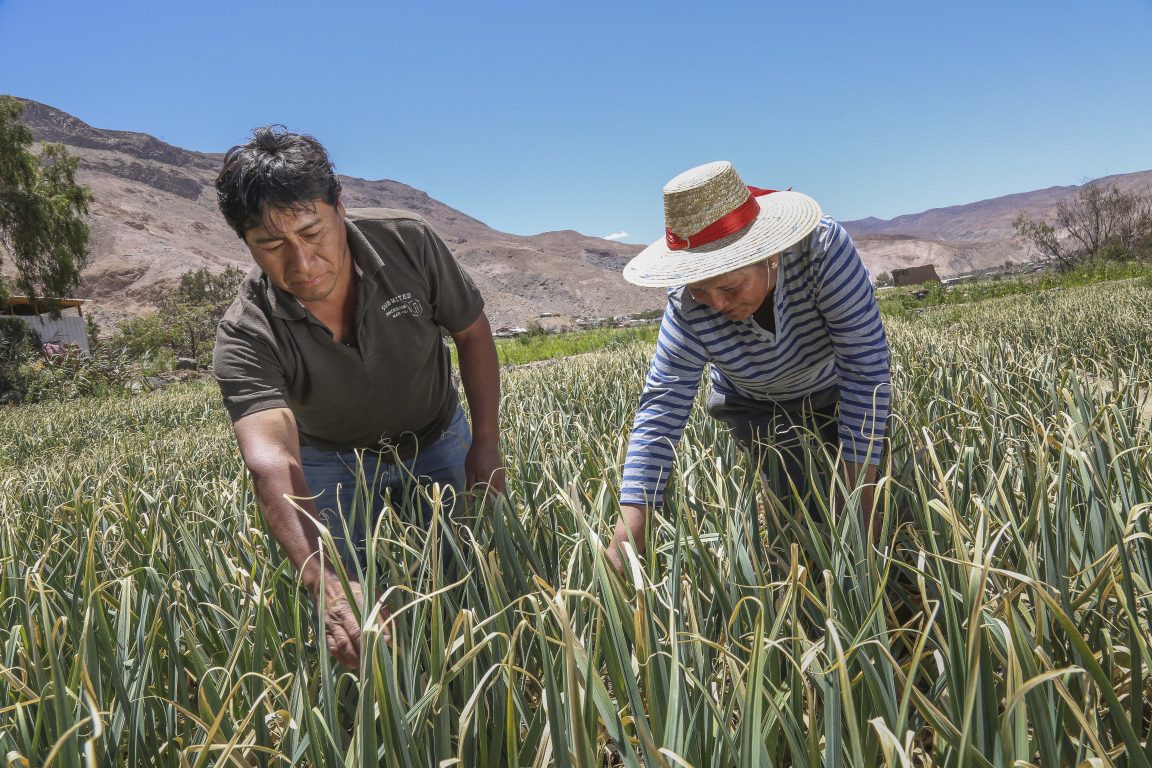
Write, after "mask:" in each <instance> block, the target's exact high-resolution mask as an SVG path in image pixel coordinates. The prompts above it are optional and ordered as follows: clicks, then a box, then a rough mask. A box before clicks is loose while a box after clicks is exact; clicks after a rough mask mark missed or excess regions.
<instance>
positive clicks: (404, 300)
mask: <svg viewBox="0 0 1152 768" xmlns="http://www.w3.org/2000/svg"><path fill="white" fill-rule="evenodd" d="M380 311H381V312H383V313H384V316H385V317H400V316H401V315H412V317H420V316H421V315H423V314H424V304H423V303H421V301H420V299H414V298H412V293H411V292H408V293H402V294H400V295H399V296H393V297H392V298H390V299H388V301H386V302H384V303H383V304H381V305H380Z"/></svg>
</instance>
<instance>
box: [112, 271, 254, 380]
mask: <svg viewBox="0 0 1152 768" xmlns="http://www.w3.org/2000/svg"><path fill="white" fill-rule="evenodd" d="M243 277H244V270H242V269H239V268H237V267H233V266H229V267H228V268H227V269H225V270H224V271H223V272H217V273H213V272H209V271H208V269H207V268H206V267H202V268H200V269H198V270H195V271H193V272H186V273H184V274H183V275H181V276H180V283H179V285H177V286H176V288H175V290H173V291H172V293H170V294H169V295H167V296H165V297H164V298H163V299H161V300H160V302H159V305H160V310H159V311H158V312H153V313H151V314H148V315H144V316H142V317H137V318H133V319H131V320H126V321H124V322H123V323H121V324H120V326H119V327H118V328H117V329H116V337H115V338H114V339H113V341H112V342H111V343H112V345H113V346H117V347H121V348H123V349H125V350H127V351H128V352H130V353H132V354H136V355H143V354H147V353H150V352H156V351H158V350H160V349H167V350H170V352H171V353H172V354H173V355H175V356H176V357H190V358H192V359H194V360H196V361H198V362H200V363H202V364H203V363H206V362H207V360H208V357H209V355H210V354H211V352H212V345H213V343H214V341H215V338H216V324H217V323H218V322H220V318H221V317H223V316H224V310H226V309H227V308H228V305H229V304H231V303H232V299H233V298H235V296H236V286H237V285H239V283H240V280H241V279H243Z"/></svg>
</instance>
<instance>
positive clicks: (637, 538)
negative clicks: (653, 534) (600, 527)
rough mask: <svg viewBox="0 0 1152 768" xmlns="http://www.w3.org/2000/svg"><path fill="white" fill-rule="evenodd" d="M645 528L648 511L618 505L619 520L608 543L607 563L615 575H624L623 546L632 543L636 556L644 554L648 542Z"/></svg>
mask: <svg viewBox="0 0 1152 768" xmlns="http://www.w3.org/2000/svg"><path fill="white" fill-rule="evenodd" d="M647 528H648V510H646V509H644V508H643V507H634V506H631V505H628V504H621V505H620V520H619V521H618V522H617V523H616V530H615V531H614V532H613V534H612V540H611V541H610V542H609V543H608V562H609V563H611V564H612V568H613V569H615V571H616V573H618V574H620V575H621V576H622V575H624V558H625V554H624V548H623V547H624V544H626V543H628V542H632V544H633V545H634V546H635V547H636V554H637V555H643V554H644V547H645V543H646V542H647V540H648V537H647Z"/></svg>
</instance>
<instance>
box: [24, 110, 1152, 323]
mask: <svg viewBox="0 0 1152 768" xmlns="http://www.w3.org/2000/svg"><path fill="white" fill-rule="evenodd" d="M25 104H26V108H25V112H24V120H25V122H26V123H27V124H28V125H29V126H30V127H31V129H32V131H33V134H34V135H35V137H36V138H37V139H38V140H41V141H55V142H60V143H62V144H65V145H67V146H68V147H69V149H70V151H71V152H72V153H73V154H74V155H76V156H77V157H79V158H80V162H81V165H80V180H81V181H82V182H83V183H85V184H87V185H88V186H90V187H91V188H92V191H93V193H94V195H95V203H94V204H93V206H92V210H91V213H92V217H91V225H92V243H91V258H90V260H89V265H88V268H87V270H86V271H85V273H84V284H83V287H82V290H81V291H80V295H81V296H82V297H84V298H89V299H92V300H93V307H94V311H95V313H96V314H97V315H98V316H100V315H104V316H112V317H115V316H116V315H117V314H123V313H137V312H140V311H144V310H146V309H149V308H150V307H152V306H153V305H154V304H155V302H156V300H157V298H158V297H159V296H161V295H162V294H163V292H165V291H166V290H168V288H169V287H170V286H171V285H172V284H173V283H174V282H175V281H176V280H178V278H179V276H180V275H181V274H182V273H184V272H186V271H188V270H194V269H199V268H200V267H208V268H209V269H221V270H222V269H224V268H225V266H227V265H229V264H238V265H241V266H245V267H246V266H247V265H248V264H249V263H250V260H249V257H248V254H247V251H246V250H245V249H244V247H243V246H242V244H241V243H240V242H239V241H238V240H237V238H236V236H235V235H234V234H233V233H232V232H231V231H230V230H229V229H228V228H227V227H226V226H225V225H224V222H223V220H222V219H221V217H220V215H219V213H218V212H217V209H216V202H215V193H214V190H213V188H212V181H213V179H214V178H215V175H216V172H217V170H218V169H219V167H220V161H221V159H222V156H221V155H219V154H206V153H201V152H191V151H189V150H185V149H181V148H179V147H174V146H172V145H170V144H166V143H164V142H163V141H160V140H159V139H156V138H154V137H152V136H148V135H146V134H142V133H132V132H129V131H114V130H104V129H100V128H93V127H92V126H89V125H87V124H86V123H84V122H83V121H81V120H78V119H77V118H75V117H72V116H71V115H68V114H65V113H64V112H61V111H59V110H57V109H53V108H52V107H49V106H46V105H43V104H39V103H37V102H34V101H26V102H25ZM341 181H342V183H343V185H344V195H345V203H346V205H347V206H348V207H385V208H403V209H406V210H410V211H415V212H417V213H419V214H421V215H422V216H424V217H425V218H426V219H427V220H428V221H429V222H430V223H431V224H432V225H433V227H435V228H436V230H437V231H438V232H439V233H440V235H441V236H442V237H443V238H444V239H445V240H446V241H447V242H448V244H449V246H450V247H451V248H452V251H453V253H454V254H455V255H456V258H457V259H459V261H460V262H461V263H462V264H464V265H465V266H466V267H467V269H468V270H469V272H470V273H471V274H472V276H473V277H474V278H475V280H476V282H477V284H478V285H479V286H480V288H481V290H482V291H483V292H484V295H485V298H486V301H487V303H488V312H489V316H490V317H491V318H492V320H493V323H494V324H495V325H497V326H499V325H505V324H511V325H522V324H524V323H526V322H528V321H529V320H532V319H534V318H536V317H538V316H539V315H540V314H541V313H551V314H555V315H558V317H557V318H556V319H551V320H549V321H548V322H549V323H551V324H566V323H571V322H572V321H573V320H574V319H576V318H579V317H605V316H610V315H618V314H624V313H629V312H637V311H642V310H647V309H653V308H656V307H659V306H661V305H662V304H663V301H664V291H662V290H658V289H641V288H636V287H634V286H631V285H629V284H627V283H626V282H624V280H623V278H622V277H621V276H620V269H621V268H622V267H623V265H624V263H625V262H626V261H627V260H628V259H629V258H631V257H632V256H633V255H634V254H636V253H638V252H639V250H640V247H639V246H635V245H626V244H622V243H615V242H611V241H608V240H603V239H600V238H596V237H588V236H585V235H582V234H580V233H578V232H573V231H562V232H547V233H544V234H540V235H534V236H530V237H521V236H517V235H510V234H507V233H504V232H498V231H496V230H494V229H492V228H491V227H488V226H487V225H485V224H484V223H483V222H480V221H477V220H476V219H474V218H472V217H471V216H468V215H467V214H464V213H461V212H460V211H457V210H455V209H453V208H450V207H448V206H447V205H444V204H443V203H441V202H439V201H437V200H435V199H433V198H431V197H429V196H428V195H427V194H425V193H424V192H421V191H420V190H418V189H413V188H412V187H409V186H407V185H405V184H401V183H400V182H397V181H389V180H378V181H369V180H365V179H357V178H351V177H347V176H342V177H341ZM1106 181H1107V182H1109V183H1114V184H1116V185H1117V186H1119V187H1121V188H1122V189H1134V188H1143V187H1145V186H1149V185H1150V184H1152V171H1146V172H1142V173H1132V174H1125V175H1122V176H1113V177H1109V178H1108V179H1107V180H1106ZM1076 189H1077V187H1074V186H1072V187H1052V188H1050V189H1044V190H1039V191H1035V192H1025V193H1021V194H1016V195H1008V196H1005V197H998V198H994V199H991V200H984V201H981V202H977V203H971V204H969V205H960V206H952V207H949V208H937V209H933V210H929V211H925V212H923V213H917V214H910V215H907V216H898V217H896V218H894V219H891V220H887V221H885V220H881V219H874V218H869V219H861V220H859V221H849V222H844V223H845V226H846V227H847V228H848V231H849V232H851V233H852V236H853V237H854V238H855V239H856V242H857V244H858V245H859V247H860V250H861V253H862V254H863V257H864V261H865V263H866V264H868V266H869V268H870V269H871V270H872V271H873V273H875V272H878V271H881V270H885V271H887V270H891V269H893V268H896V267H906V266H912V265H917V264H928V263H931V264H935V265H936V267H937V270H938V272H939V273H940V274H942V275H948V274H954V273H957V272H966V271H970V270H973V269H981V268H987V267H992V266H997V265H1000V264H1003V263H1004V262H1005V261H1008V260H1013V261H1017V262H1019V261H1026V260H1028V259H1029V258H1030V256H1029V254H1028V253H1027V252H1026V251H1025V250H1024V249H1023V247H1022V246H1021V245H1020V244H1019V243H1017V242H1015V241H1014V240H1013V239H1012V220H1013V219H1014V218H1015V217H1016V216H1017V214H1019V213H1020V211H1028V212H1029V213H1030V214H1031V215H1033V216H1043V215H1044V214H1045V213H1047V212H1049V211H1051V210H1052V209H1053V208H1054V207H1055V206H1056V204H1057V203H1058V202H1059V201H1060V200H1062V199H1066V198H1067V197H1069V196H1070V195H1072V194H1074V193H1075V191H1076Z"/></svg>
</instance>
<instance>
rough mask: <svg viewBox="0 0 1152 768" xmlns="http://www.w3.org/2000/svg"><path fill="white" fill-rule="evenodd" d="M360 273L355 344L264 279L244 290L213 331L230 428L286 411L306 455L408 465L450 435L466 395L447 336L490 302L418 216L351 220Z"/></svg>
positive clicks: (361, 215) (389, 213)
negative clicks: (326, 453) (385, 453)
mask: <svg viewBox="0 0 1152 768" xmlns="http://www.w3.org/2000/svg"><path fill="white" fill-rule="evenodd" d="M345 224H346V226H347V228H348V246H349V249H350V250H351V252H352V259H353V261H354V262H355V264H356V267H357V270H358V272H359V278H358V280H357V286H356V345H355V346H347V345H344V344H340V343H337V342H336V341H334V340H333V338H332V334H331V332H330V331H329V330H328V329H327V328H326V327H325V326H324V325H323V323H321V322H320V321H318V320H317V319H316V318H315V317H313V316H312V313H311V312H309V311H308V310H307V309H305V308H304V306H303V305H301V304H300V302H299V301H297V300H296V298H295V297H294V296H292V295H291V294H289V293H287V292H285V291H282V290H280V289H279V288H277V287H276V286H275V285H273V284H272V281H270V280H269V279H268V277H267V276H266V275H264V273H263V272H262V271H261V270H260V269H258V268H257V269H255V270H253V271H252V272H251V273H250V274H249V275H248V276H247V277H246V278H245V280H244V282H243V283H241V285H240V289H239V293H238V295H237V297H236V300H235V301H234V302H232V305H231V306H230V307H229V308H228V311H227V312H226V313H225V314H224V318H223V320H221V321H220V325H219V326H218V328H217V331H216V349H215V353H214V355H213V368H214V373H215V376H216V380H217V382H218V383H219V384H220V392H221V394H222V395H223V396H224V405H225V407H226V408H227V409H228V413H229V415H230V416H231V417H232V420H233V421H236V420H238V419H240V418H242V417H244V416H247V415H248V414H251V413H257V412H259V411H264V410H268V409H270V408H290V409H291V410H292V413H293V414H294V415H295V417H296V424H297V427H298V429H299V431H300V440H301V442H302V443H303V444H305V445H311V446H314V447H316V448H323V449H329V450H337V449H349V448H380V447H382V446H388V445H396V446H398V448H399V450H400V454H401V456H402V457H405V456H408V455H411V454H412V453H413V452H414V451H415V449H416V446H417V445H427V444H428V443H429V442H431V441H433V440H435V439H436V438H437V437H439V436H440V434H441V433H442V432H443V431H444V429H445V427H447V425H448V423H449V422H450V421H451V419H452V416H453V415H454V414H455V411H456V405H457V402H458V395H457V393H456V387H455V384H454V383H453V381H452V370H451V361H450V357H449V352H448V347H447V344H446V341H445V339H444V337H443V334H442V331H448V332H450V333H451V332H456V331H461V330H464V329H465V328H467V327H468V326H469V325H471V324H472V323H473V322H474V321H475V320H476V318H477V317H479V316H480V312H481V310H483V308H484V301H483V299H482V298H481V296H480V293H479V291H477V290H476V286H475V285H474V284H473V282H472V280H471V279H470V278H469V277H468V275H467V274H465V273H464V271H463V270H462V269H461V268H460V267H459V265H458V264H457V263H456V260H455V259H454V258H453V257H452V254H451V253H449V252H448V248H447V246H446V245H444V242H443V241H442V240H441V239H440V238H439V237H438V236H437V235H436V233H435V232H433V231H432V229H431V227H429V226H428V224H427V223H425V221H424V220H423V219H421V218H420V217H419V216H417V215H416V214H412V213H407V212H405V211H396V210H389V209H383V208H366V209H358V210H357V209H350V210H348V211H347V218H346V220H345Z"/></svg>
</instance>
